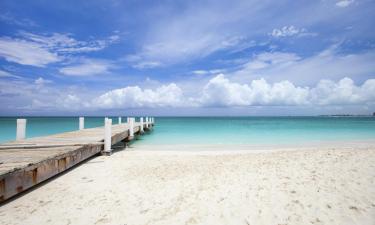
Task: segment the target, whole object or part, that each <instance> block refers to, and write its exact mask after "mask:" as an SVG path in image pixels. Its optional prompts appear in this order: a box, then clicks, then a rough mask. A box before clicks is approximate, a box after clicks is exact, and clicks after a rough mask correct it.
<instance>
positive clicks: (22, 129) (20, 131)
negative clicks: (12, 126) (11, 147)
mask: <svg viewBox="0 0 375 225" xmlns="http://www.w3.org/2000/svg"><path fill="white" fill-rule="evenodd" d="M25 138H26V119H17V134H16V140H22V139H25Z"/></svg>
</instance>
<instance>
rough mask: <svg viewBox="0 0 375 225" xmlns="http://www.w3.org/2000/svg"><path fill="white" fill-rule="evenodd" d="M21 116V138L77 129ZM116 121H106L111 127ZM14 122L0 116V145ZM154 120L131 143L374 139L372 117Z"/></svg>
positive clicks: (61, 121) (68, 122) (92, 122)
mask: <svg viewBox="0 0 375 225" xmlns="http://www.w3.org/2000/svg"><path fill="white" fill-rule="evenodd" d="M25 118H26V119H27V128H26V136H27V138H30V137H37V136H44V135H49V134H55V133H60V132H66V131H73V130H77V129H78V117H25ZM117 118H118V117H112V119H113V121H114V123H117ZM16 119H17V118H15V117H0V142H6V141H11V140H14V139H15V136H16ZM122 120H123V121H126V118H125V117H124V118H123V119H122ZM137 120H138V118H137ZM155 122H156V126H155V128H154V130H153V131H152V132H150V133H148V134H146V135H143V136H142V137H140V138H139V140H138V141H137V144H147V145H149V144H150V145H165V144H208V145H210V144H240V145H262V144H267V145H270V144H275V145H277V144H303V143H305V142H322V141H365V140H375V117H156V118H155ZM103 124H104V117H86V118H85V128H92V127H97V126H103Z"/></svg>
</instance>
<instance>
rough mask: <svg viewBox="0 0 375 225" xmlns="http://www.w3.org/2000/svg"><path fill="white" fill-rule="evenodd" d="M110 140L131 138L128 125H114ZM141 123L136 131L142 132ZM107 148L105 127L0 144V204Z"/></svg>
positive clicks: (135, 127) (114, 141) (137, 125)
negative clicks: (105, 144) (105, 146)
mask: <svg viewBox="0 0 375 225" xmlns="http://www.w3.org/2000/svg"><path fill="white" fill-rule="evenodd" d="M111 128H112V129H111V130H112V135H111V142H112V144H116V143H118V142H120V141H122V140H124V139H127V138H128V137H129V124H116V125H112V127H111ZM140 130H141V128H140V123H134V126H133V132H134V133H139V131H140ZM103 149H104V127H97V128H91V129H83V130H77V131H72V132H65V133H60V134H55V135H49V136H44V137H36V138H28V139H23V140H17V141H12V142H8V143H4V144H1V145H0V203H1V202H3V201H4V200H6V199H8V198H10V197H12V196H14V195H16V194H18V193H20V192H23V191H24V190H27V189H29V188H30V187H32V186H34V185H36V184H38V183H40V182H42V181H45V180H47V179H49V178H51V177H53V176H55V175H56V174H59V173H61V172H62V171H64V170H66V169H69V168H71V167H72V166H74V165H76V164H78V163H80V162H82V161H84V160H85V159H87V158H90V157H92V156H94V155H96V154H98V153H100V152H101V151H103Z"/></svg>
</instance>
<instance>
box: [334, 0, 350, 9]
mask: <svg viewBox="0 0 375 225" xmlns="http://www.w3.org/2000/svg"><path fill="white" fill-rule="evenodd" d="M353 3H354V0H341V1H338V2H336V6H338V7H341V8H345V7H348V6H349V5H351V4H353Z"/></svg>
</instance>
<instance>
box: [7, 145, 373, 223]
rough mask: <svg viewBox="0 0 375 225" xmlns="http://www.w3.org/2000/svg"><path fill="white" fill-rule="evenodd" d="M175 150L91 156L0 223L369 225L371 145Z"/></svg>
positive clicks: (12, 205)
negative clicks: (252, 149) (275, 149)
mask: <svg viewBox="0 0 375 225" xmlns="http://www.w3.org/2000/svg"><path fill="white" fill-rule="evenodd" d="M164 148H165V146H164ZM173 148H174V149H175V151H163V147H159V148H155V147H153V146H134V147H132V148H129V149H128V150H123V151H118V152H116V153H114V154H113V155H112V156H110V157H105V156H100V157H95V158H92V159H91V160H89V161H87V162H85V163H83V164H81V165H80V166H78V167H75V168H74V169H72V170H70V171H69V172H67V173H64V174H63V175H61V176H59V177H57V178H56V179H53V180H51V181H49V182H47V183H45V184H43V185H40V186H39V187H38V188H36V189H34V190H32V191H30V192H28V193H27V194H25V195H22V196H20V197H18V198H16V199H13V200H12V201H10V202H8V203H7V204H5V205H3V206H1V207H0V224H27V225H31V224H38V225H40V224H62V225H68V224H74V225H77V224H116V225H118V224H123V225H125V224H126V225H142V224H150V225H157V224H160V225H167V224H171V225H178V224H215V225H217V224H235V225H239V224H244V225H248V224H266V225H270V224H340V225H343V224H375V147H374V146H373V145H368V146H366V145H360V146H359V145H358V146H357V145H351V146H349V145H348V146H345V145H340V146H338V145H337V146H329V147H319V146H313V147H310V148H306V149H304V148H301V147H298V148H297V147H295V148H288V149H278V150H277V151H267V150H264V149H262V151H247V149H246V147H244V146H241V147H236V146H232V147H230V148H228V146H226V147H225V146H211V147H209V149H210V150H212V149H216V150H215V151H206V150H207V149H208V147H207V146H201V148H200V147H199V146H194V148H195V149H194V151H186V150H188V149H189V148H190V149H191V148H193V147H189V146H184V147H181V149H180V151H178V150H179V146H170V148H169V150H171V149H173ZM200 150H203V151H200ZM219 150H221V151H219Z"/></svg>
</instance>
